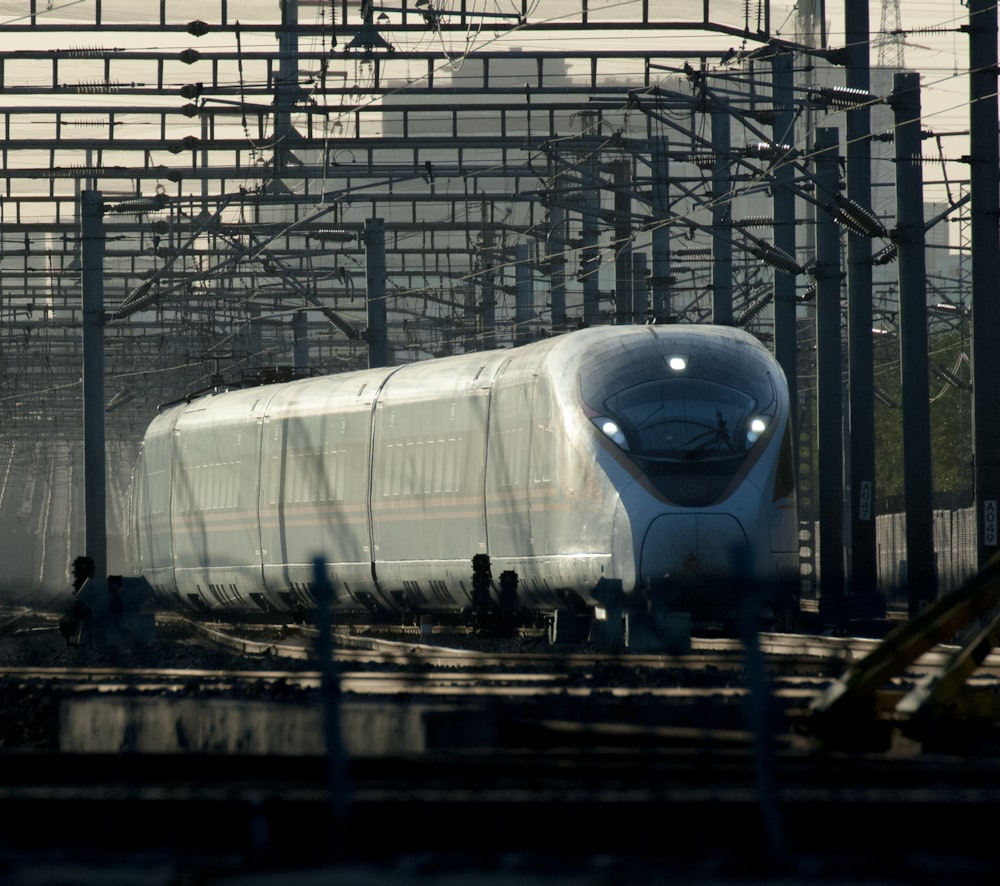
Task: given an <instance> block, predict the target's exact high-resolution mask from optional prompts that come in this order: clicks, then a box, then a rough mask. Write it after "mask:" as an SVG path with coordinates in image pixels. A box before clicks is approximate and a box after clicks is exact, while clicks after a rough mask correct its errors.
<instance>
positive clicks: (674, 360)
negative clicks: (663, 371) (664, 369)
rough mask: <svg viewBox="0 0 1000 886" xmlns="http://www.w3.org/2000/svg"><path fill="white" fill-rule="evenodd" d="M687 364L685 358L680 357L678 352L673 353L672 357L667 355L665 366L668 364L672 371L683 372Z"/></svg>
mask: <svg viewBox="0 0 1000 886" xmlns="http://www.w3.org/2000/svg"><path fill="white" fill-rule="evenodd" d="M687 365H688V361H687V358H686V357H682V356H681V355H680V354H674V355H673V356H672V357H667V366H669V367H670V368H671V369H672V370H673V371H674V372H683V371H684V370H685V369H687Z"/></svg>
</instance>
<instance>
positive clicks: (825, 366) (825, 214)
mask: <svg viewBox="0 0 1000 886" xmlns="http://www.w3.org/2000/svg"><path fill="white" fill-rule="evenodd" d="M839 139H840V134H839V132H838V131H837V129H835V128H820V129H817V130H816V142H815V144H814V145H813V156H814V158H815V168H816V172H815V179H816V191H817V194H819V195H820V196H821V199H822V200H830V201H831V202H832V199H833V195H834V194H836V193H837V188H838V186H839V180H840V175H839V171H838V165H839V159H840V158H839V156H838V144H839ZM816 228H817V230H816V270H815V274H816V368H817V381H816V387H817V400H818V411H817V417H816V418H817V422H816V423H817V428H818V432H817V437H818V440H819V513H820V539H819V544H820V577H821V584H820V588H821V596H820V613H821V615H822V616H823V617H824V620H825V621H826V622H828V623H830V622H833V623H836V622H838V621H840V620H841V619H842V618H843V616H844V537H843V536H844V518H843V511H842V508H843V489H844V440H843V413H842V408H843V407H842V402H841V401H842V396H841V386H842V384H843V379H842V372H843V360H842V353H841V351H842V348H841V335H840V315H841V310H840V281H841V269H840V233H839V231H838V229H837V225H836V223H835V222H834V218H833V213H832V212H831V210H830V209H828V208H823V209H820V210H819V211H818V212H817V218H816Z"/></svg>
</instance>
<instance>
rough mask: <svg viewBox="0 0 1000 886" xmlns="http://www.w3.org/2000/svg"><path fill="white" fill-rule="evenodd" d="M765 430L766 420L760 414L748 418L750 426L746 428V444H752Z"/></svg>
mask: <svg viewBox="0 0 1000 886" xmlns="http://www.w3.org/2000/svg"><path fill="white" fill-rule="evenodd" d="M766 430H767V422H766V421H764V419H762V418H761V417H760V416H757V417H756V418H752V419H750V427H749V429H748V430H747V446H753V444H754V443H756V442H757V441H758V440H759V439H760V435H761V434H763V433H764V431H766Z"/></svg>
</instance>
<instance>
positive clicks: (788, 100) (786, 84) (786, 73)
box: [771, 52, 799, 426]
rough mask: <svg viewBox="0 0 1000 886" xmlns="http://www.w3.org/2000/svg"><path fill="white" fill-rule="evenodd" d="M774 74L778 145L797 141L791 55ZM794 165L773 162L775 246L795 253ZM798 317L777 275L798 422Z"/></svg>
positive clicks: (791, 283) (780, 59)
mask: <svg viewBox="0 0 1000 886" xmlns="http://www.w3.org/2000/svg"><path fill="white" fill-rule="evenodd" d="M771 70H772V72H773V76H774V124H773V127H772V130H771V132H772V136H773V141H774V143H775V145H776V146H777V145H793V144H795V131H794V130H795V110H794V107H793V104H792V99H793V87H794V83H793V79H792V54H791V53H789V52H779V53H776V54H775V55H774V56H773V57H772V59H771ZM794 180H795V168H794V167H793V166H792V163H791V158H790V157H781V156H779V157H776V158H775V161H774V189H773V197H772V207H773V210H774V245H775V246H776V247H777V248H778V249H780V250H782V251H783V252H785V253H787V254H788V255H791V256H795V190H794ZM797 335H798V332H797V324H796V319H795V278H794V277H793V276H792V275H791V274H779V273H775V275H774V356H775V359H777V361H778V363H779V364H780V365H781V368H782V369H783V370H784V371H785V378H786V380H787V381H788V399H789V403H790V404H791V411H792V419H793V421H794V423H795V425H796V426H797V424H798V417H799V416H798V410H799V406H798V347H797V346H796V345H797Z"/></svg>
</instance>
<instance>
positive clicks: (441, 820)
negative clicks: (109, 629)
mask: <svg viewBox="0 0 1000 886" xmlns="http://www.w3.org/2000/svg"><path fill="white" fill-rule="evenodd" d="M163 637H164V640H163V648H162V649H161V650H159V651H158V652H157V653H156V655H162V654H164V653H165V652H166V651H167V648H168V647H169V649H170V650H172V652H173V653H176V654H177V655H181V656H183V655H190V658H189V659H186V660H184V662H183V664H169V663H165V662H162V661H156V662H148V663H145V664H143V665H142V666H136V662H135V660H134V658H133V657H130V656H129V655H126V654H124V653H122V654H120V655H119V654H118V653H108V654H103V653H102V654H96V653H95V652H94V651H93V650H86V649H66V648H65V646H64V644H61V638H59V636H58V633H57V630H56V629H55V628H54V625H53V624H52V623H46V622H45V621H44V620H38V619H36V618H34V617H32V618H28V617H27V616H26V615H24V614H17V613H12V614H8V617H7V618H4V617H2V616H0V649H2V648H5V647H6V646H8V645H10V644H13V645H15V646H16V645H17V644H18V643H20V642H22V641H23V642H25V643H29V644H30V643H36V642H38V643H43V644H45V643H47V644H48V647H47V648H48V649H49V650H57V649H60V650H61V652H60V656H61V660H62V661H63V664H62V665H60V666H54V665H52V664H49V665H42V664H40V663H39V664H35V663H25V662H21V663H19V664H14V663H12V660H11V658H10V657H8V658H7V659H4V660H0V686H2V688H3V692H4V693H5V694H4V709H5V712H6V713H7V715H8V716H7V718H6V726H5V729H6V732H5V733H4V736H3V739H4V744H3V751H0V759H3V758H4V757H6V758H7V760H8V762H10V761H14V760H16V765H7V766H2V767H0V814H2V815H3V817H4V821H5V822H9V825H5V829H4V831H3V832H2V833H0V857H2V856H3V854H4V853H5V852H11V851H13V850H12V847H17V851H18V852H29V853H30V852H37V853H44V852H50V851H52V848H53V845H56V846H57V847H58V851H59V852H60V853H61V854H63V857H72V853H80V854H81V855H82V856H85V857H90V858H93V857H94V854H100V853H103V854H105V856H107V855H108V854H114V853H115V852H125V849H124V848H123V847H126V846H127V847H129V848H128V853H131V855H130V856H129V857H131V858H135V857H136V855H135V853H140V854H141V853H149V852H163V851H165V850H169V851H170V852H171V853H173V854H174V856H173V857H175V858H184V859H188V860H190V859H196V861H190V862H188V861H186V862H185V863H190V864H192V865H206V864H208V865H209V866H213V865H214V866H216V868H215V869H220V868H222V867H225V866H226V865H233V864H235V865H236V866H237V867H238V868H240V869H241V870H244V871H246V870H250V869H254V868H256V867H259V866H260V865H261V864H266V865H278V866H281V865H286V866H291V865H298V864H301V863H303V862H307V861H308V862H312V861H324V862H326V861H329V860H330V859H331V858H332V859H336V860H337V861H338V862H344V861H345V860H346V861H347V862H350V863H351V864H374V863H384V862H385V860H386V859H388V858H392V859H400V862H399V863H400V864H402V865H405V864H411V863H412V859H413V858H422V859H425V860H427V859H430V858H435V859H451V860H453V859H454V858H455V857H456V854H458V853H461V854H462V857H463V858H465V859H468V860H471V861H470V863H471V864H473V865H474V866H475V865H480V866H482V865H485V866H487V867H489V866H490V865H495V864H496V863H497V861H496V860H497V859H504V858H506V859H509V858H511V857H512V856H511V854H512V853H513V855H514V856H516V857H518V858H521V859H528V858H530V859H532V862H531V863H530V864H528V865H527V867H528V868H530V869H531V875H532V876H538V875H539V871H546V870H548V871H552V870H553V869H556V868H557V869H558V870H560V871H561V872H566V871H575V870H590V868H588V867H587V865H588V864H591V865H592V864H593V859H594V858H595V856H598V855H600V856H602V857H604V858H605V859H607V860H611V861H609V863H611V864H613V865H615V866H621V869H622V871H627V873H623V874H622V876H624V877H626V878H627V879H629V880H630V881H632V882H636V883H641V882H647V881H648V882H662V877H663V872H664V871H665V870H669V871H670V872H671V874H672V876H674V877H675V878H680V879H686V880H689V881H690V882H697V881H700V880H703V879H704V880H710V879H712V878H713V877H716V876H719V875H720V874H721V875H732V876H744V875H745V874H746V871H747V869H748V866H750V868H752V869H755V870H760V871H763V872H766V873H770V874H775V873H780V874H782V875H787V874H788V872H789V871H791V872H793V873H796V872H797V873H800V874H801V873H803V872H808V878H807V879H809V881H810V882H817V880H819V881H820V882H821V881H822V879H823V877H825V876H830V877H837V876H840V877H841V878H843V877H848V878H851V879H852V880H855V881H856V875H857V872H858V870H859V866H862V867H863V866H868V867H870V866H871V865H876V866H878V865H881V864H883V863H886V862H885V859H891V862H889V864H891V867H892V871H893V875H894V876H901V877H903V879H906V878H907V877H908V876H916V875H918V874H922V873H924V868H925V867H926V865H927V864H928V863H930V864H931V865H932V867H934V869H935V870H937V871H939V872H941V871H943V872H945V874H947V875H948V876H951V872H954V871H961V879H962V882H963V883H976V882H996V877H997V876H1000V862H998V861H997V860H996V859H995V858H994V857H993V856H994V853H992V851H991V849H990V846H991V845H992V844H991V843H990V842H989V840H988V838H987V834H986V828H987V827H989V822H990V820H991V813H992V810H993V809H995V808H996V804H997V803H998V802H1000V754H997V753H994V752H992V751H991V752H982V751H981V752H979V753H975V754H966V753H954V752H947V751H942V750H937V751H935V752H933V753H928V752H926V750H925V749H924V748H922V747H921V746H920V744H919V742H915V743H911V744H909V745H906V744H905V743H901V742H896V743H895V744H894V746H892V747H890V748H888V749H882V750H877V751H873V750H871V749H868V748H855V749H851V750H849V751H844V750H843V749H838V750H828V749H825V748H824V747H823V745H822V743H821V742H819V741H817V740H816V736H814V735H812V734H810V733H809V731H808V729H804V728H803V720H804V718H805V717H806V711H807V709H808V705H809V702H810V699H812V698H814V697H815V696H816V695H817V693H818V692H820V691H821V690H822V689H823V688H824V687H826V686H827V685H829V683H830V681H831V680H832V679H834V678H835V677H836V676H838V675H839V674H840V673H841V672H842V671H843V669H844V668H845V667H846V666H847V665H848V664H850V663H851V662H853V661H856V660H858V659H859V658H860V657H862V656H864V655H866V654H867V653H868V652H870V650H871V649H872V648H873V646H874V641H870V640H864V639H850V638H827V637H802V636H787V635H762V636H761V637H760V650H761V652H762V654H763V657H764V659H765V661H766V663H767V686H766V688H767V690H769V691H768V694H767V696H766V699H765V700H764V701H763V702H762V699H761V697H760V696H759V695H757V694H756V693H759V691H760V689H761V687H760V685H757V686H754V685H750V684H751V682H752V681H750V680H749V678H748V677H747V667H746V664H747V661H746V660H747V655H746V650H744V649H743V648H742V646H741V645H740V644H738V643H736V642H735V641H729V640H721V639H717V638H695V640H694V642H693V643H692V650H691V652H690V653H689V654H687V655H683V656H664V655H653V654H645V653H643V654H622V653H620V652H608V651H598V652H594V651H584V650H578V649H572V650H565V651H563V650H559V651H558V652H556V653H553V652H552V651H551V650H545V649H541V648H536V647H535V646H534V645H533V640H534V638H532V637H530V636H529V637H524V638H521V640H522V641H523V642H522V646H523V647H525V648H524V649H523V651H521V652H519V653H515V654H511V653H510V652H509V651H503V652H502V651H499V650H491V649H490V648H489V644H488V643H483V644H482V648H478V649H468V648H455V647H448V646H443V645H442V644H444V643H445V642H446V641H448V640H449V637H448V636H445V635H441V634H438V635H435V636H433V637H432V638H430V639H431V642H424V641H425V640H426V639H427V638H426V637H420V636H413V635H410V636H404V637H397V638H395V639H390V638H388V637H386V636H384V635H383V636H363V635H361V634H360V632H355V633H354V634H348V633H346V632H344V633H338V635H337V642H336V644H335V648H336V668H335V675H336V678H337V680H336V688H337V690H338V691H337V693H336V695H335V696H334V699H335V700H336V702H337V705H336V706H335V709H336V711H337V714H338V717H339V723H340V731H339V735H340V740H339V741H338V742H334V743H332V744H331V743H330V742H327V741H324V739H323V736H324V735H325V734H327V733H325V731H324V729H325V727H324V723H326V722H327V721H326V720H325V714H324V712H325V711H328V710H329V708H328V707H327V706H326V705H325V702H328V701H329V700H330V695H329V694H328V692H326V691H324V690H325V689H327V690H328V689H329V684H328V683H326V682H325V681H324V673H325V672H324V671H323V670H322V669H321V668H319V667H318V666H317V663H316V654H315V651H314V650H315V640H316V637H315V634H314V632H311V631H309V630H305V629H298V628H286V629H285V630H284V631H283V632H282V633H281V635H280V636H278V635H266V636H265V635H264V632H263V630H262V629H254V630H249V629H246V628H237V627H236V626H223V625H214V626H212V627H211V628H208V627H198V628H197V629H196V628H195V627H194V626H193V625H191V626H188V625H186V624H185V623H183V622H172V621H170V622H167V623H165V625H164V630H163ZM168 638H169V639H168ZM456 639H457V641H458V642H460V643H468V642H469V638H468V637H462V636H459V637H457V638H456ZM53 640H55V641H56V642H54V643H53ZM539 645H540V644H539ZM150 655H153V653H150ZM934 655H941V656H946V655H947V650H934V651H933V655H931V654H929V656H928V658H927V659H926V661H925V660H924V659H923V658H922V659H921V663H920V667H919V668H917V669H916V670H918V671H919V670H922V669H924V668H932V667H933V666H934V662H935V659H934ZM990 668H991V670H990V673H988V674H987V675H986V676H985V677H984V678H983V679H985V680H987V681H990V680H995V678H996V674H995V673H994V672H993V671H992V663H990ZM907 679H909V675H908V676H907ZM22 701H23V706H22ZM750 701H752V702H753V704H752V705H750V706H749V707H748V702H750ZM46 704H47V705H48V706H49V707H48V713H47V716H50V717H51V721H52V722H51V724H50V728H54V727H55V726H57V725H59V722H60V721H62V723H63V725H65V723H66V722H67V721H68V719H69V716H70V714H72V715H73V716H77V715H80V712H81V710H82V708H83V707H85V706H89V705H93V706H94V708H93V710H92V711H91V721H90V722H91V724H93V723H94V722H96V723H99V724H103V725H105V726H107V725H108V724H110V723H111V722H112V721H113V720H114V719H115V717H117V716H118V712H120V711H121V710H126V709H127V710H131V711H132V713H133V714H134V715H135V717H136V718H135V719H133V720H132V721H131V725H130V726H125V727H123V729H122V731H121V733H120V736H119V737H118V738H116V741H118V742H119V743H118V744H117V745H114V746H113V748H112V750H90V751H88V752H80V751H73V750H67V749H66V748H65V747H63V746H60V741H61V740H62V737H60V734H59V733H57V732H53V733H52V735H51V736H50V737H49V739H48V740H47V742H46V741H37V742H36V744H35V745H31V744H22V745H21V746H20V747H18V746H17V745H16V743H15V742H13V741H11V740H9V739H10V736H11V733H10V722H11V721H17V720H20V719H24V720H30V719H31V718H33V717H34V718H40V717H41V718H42V719H44V716H46V714H44V712H43V711H42V709H43V708H44V705H46ZM762 705H763V708H765V709H766V708H767V706H768V705H773V707H772V708H770V709H769V710H770V714H768V715H767V716H764V717H759V716H758V717H757V718H754V717H753V716H748V711H749V710H751V709H752V708H753V709H757V710H758V713H759V712H760V710H761V709H762V707H761V706H762ZM234 710H236V711H238V713H239V716H240V717H243V718H244V719H243V720H241V721H240V723H241V724H242V725H241V726H240V729H238V730H235V732H236V738H235V739H234V741H233V743H232V745H231V746H226V745H225V742H224V741H223V739H222V738H221V737H220V736H222V735H223V732H224V729H223V727H224V725H225V722H227V721H225V720H223V719H219V718H218V716H219V712H220V711H221V712H223V713H225V714H226V715H227V716H232V711H234ZM164 711H166V712H167V715H168V716H167V719H166V720H155V718H156V717H159V716H161V715H163V712H164ZM192 711H196V712H197V713H198V715H199V716H201V717H203V718H206V720H205V722H208V721H209V720H210V719H211V717H213V716H215V717H217V719H216V720H213V721H211V722H212V723H213V724H214V725H213V726H212V728H213V729H215V732H214V733H213V736H214V738H212V739H211V740H209V741H205V742H204V743H202V744H199V743H198V741H199V740H198V735H197V733H196V730H195V728H194V727H193V726H192V725H191V722H192V721H191V720H190V719H189V718H190V717H192V716H193V715H192V713H191V712H192ZM374 711H381V712H382V715H383V716H385V717H388V718H389V719H388V720H387V722H388V723H389V728H390V731H391V730H392V729H397V730H398V729H399V728H400V725H399V724H400V723H402V722H403V720H404V719H405V718H406V717H410V718H412V717H413V712H414V711H418V712H421V711H422V712H423V713H422V714H421V716H422V717H423V718H424V719H423V721H422V722H423V723H424V727H425V732H424V733H423V739H422V740H423V741H424V744H423V745H422V746H420V747H419V748H418V747H416V746H413V747H409V748H407V747H402V746H398V745H397V746H389V745H385V746H382V747H377V746H376V745H377V742H376V741H375V738H374V735H375V734H374V732H373V731H372V728H373V727H372V722H373V721H372V719H371V718H372V712H374ZM150 712H152V713H150ZM257 715H260V716H262V717H263V718H264V720H266V721H270V722H272V723H273V722H276V721H278V722H283V723H284V728H286V732H285V733H284V734H283V737H282V742H283V744H282V746H281V749H280V751H273V752H268V753H262V752H260V750H259V747H258V746H257V745H255V744H254V743H253V738H252V737H251V736H250V735H249V732H248V731H247V724H249V723H257V722H258V721H256V720H252V719H251V718H252V717H253V716H257ZM143 716H146V717H147V720H145V721H144V720H142V719H141V718H142V717H143ZM296 717H304V718H305V719H300V720H296ZM393 717H395V718H396V719H392V718H393ZM768 717H773V719H768ZM366 718H367V719H366ZM154 721H155V722H158V723H159V724H160V727H161V728H162V726H163V723H167V724H168V726H169V728H167V729H164V730H163V731H164V732H165V733H168V734H172V735H173V736H174V737H177V736H181V737H183V738H184V741H183V742H182V744H183V746H181V745H178V746H177V747H174V748H172V749H171V750H169V751H166V750H163V749H162V748H161V749H159V750H153V751H148V750H143V749H142V746H141V742H140V738H141V733H142V728H141V727H142V724H143V723H145V722H154ZM292 721H295V722H299V723H300V725H301V727H302V728H301V733H302V734H305V735H307V736H309V735H311V736H312V737H313V739H314V741H315V743H314V744H311V745H310V744H308V743H307V744H296V742H297V741H298V739H297V738H296V736H295V735H294V734H293V733H291V732H288V731H287V729H288V728H289V727H288V724H289V723H291V722H292ZM428 723H433V724H435V725H433V726H432V727H431V726H427V724H428ZM359 724H363V726H359ZM470 726H474V727H475V728H474V729H471V730H470V731H463V730H468V729H469V727H470ZM435 730H436V732H435ZM432 733H433V735H432ZM358 735H360V736H361V738H360V739H358V738H357V736H358ZM352 736H353V737H352ZM37 737H38V736H37V735H36V736H35V738H36V739H37ZM178 740H179V739H178ZM129 741H131V742H132V744H129V743H128V742H129ZM213 742H214V743H213ZM338 748H339V749H340V751H339V752H338V750H337V749H338ZM890 819H891V821H892V827H891V829H890V828H889V827H888V826H887V822H888V821H889V820H890ZM42 820H44V821H45V822H46V824H47V828H48V830H47V831H46V833H45V834H40V832H39V830H38V828H37V822H38V821H42ZM845 822H849V828H848V831H849V838H848V840H847V842H848V843H849V846H847V847H846V848H845V847H844V846H843V845H839V846H838V848H837V850H836V851H832V852H831V851H830V849H831V835H832V834H839V835H844V833H845V828H844V823H845ZM52 834H58V835H59V837H58V840H57V841H56V843H55V844H53V842H52V841H53V837H52ZM333 835H336V836H333ZM838 839H840V840H843V839H844V838H843V837H841V838H838ZM833 842H838V840H834V841H833ZM918 858H919V859H920V861H919V862H918V861H915V859H918ZM206 859H211V861H209V862H206ZM405 859H410V860H411V861H406V860H405ZM928 859H931V861H930V862H928ZM438 863H443V864H450V863H452V862H450V861H445V862H438ZM505 863H509V861H508V862H505ZM818 872H819V873H818ZM543 875H544V874H543ZM199 877H200V879H201V880H202V881H205V882H209V881H210V879H209V878H207V877H206V876H205V875H204V870H202V871H201V873H200V874H199ZM945 879H947V876H946V877H945ZM792 882H796V881H795V880H792Z"/></svg>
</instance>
